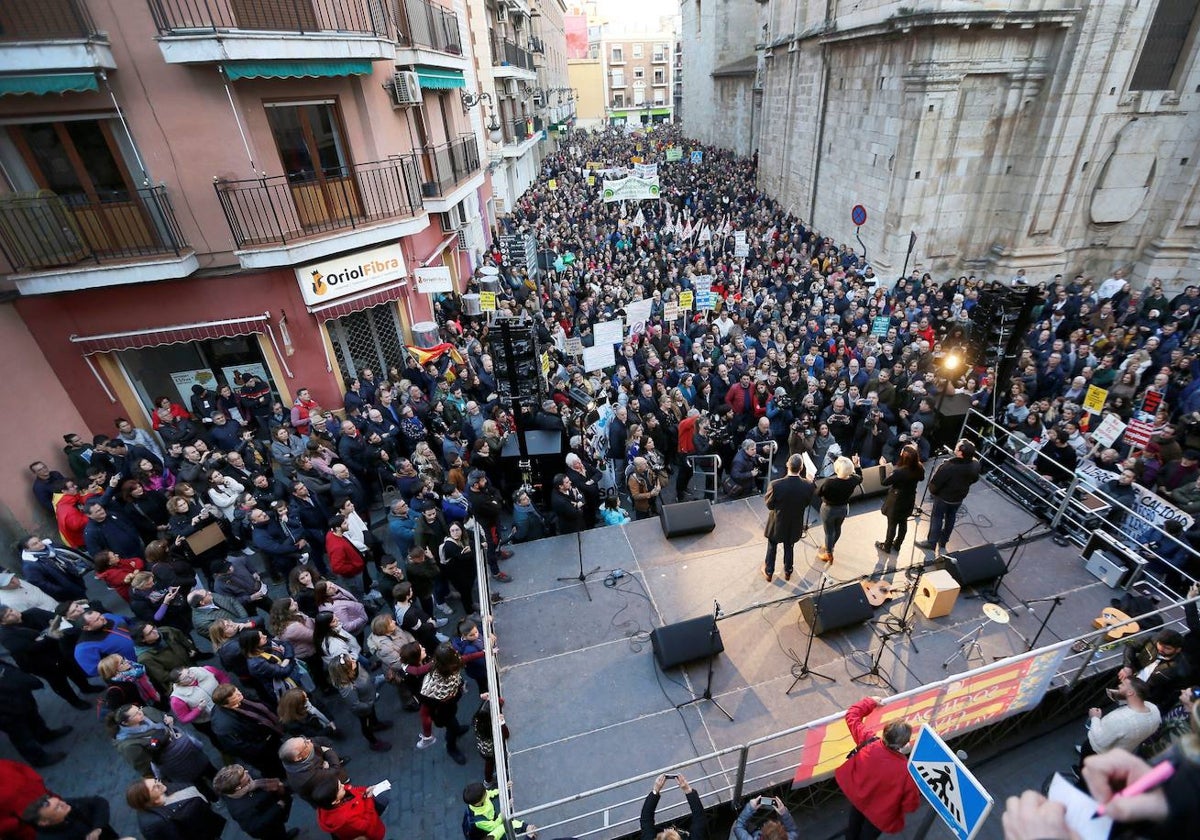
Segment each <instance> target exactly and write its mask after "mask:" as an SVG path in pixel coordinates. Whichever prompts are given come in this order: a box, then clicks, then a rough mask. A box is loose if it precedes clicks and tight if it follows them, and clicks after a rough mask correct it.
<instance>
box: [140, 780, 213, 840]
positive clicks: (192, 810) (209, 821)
mask: <svg viewBox="0 0 1200 840" xmlns="http://www.w3.org/2000/svg"><path fill="white" fill-rule="evenodd" d="M214 795H215V794H214ZM214 801H215V800H214ZM125 804H127V805H128V806H129V807H130V808H132V809H133V810H134V811H136V812H137V821H138V828H139V829H140V830H141V833H142V837H144V838H145V840H212V838H214V837H220V836H221V832H223V831H224V830H225V818H224V817H222V816H221V815H220V814H218V813H217V812H216V811H214V810H213V809H212V805H211V804H210V802H209V801H207V800H206V799H205V798H204V796H203V794H201V793H200V792H199V791H198V790H197V789H196V787H194V786H192V785H181V784H171V785H167V784H164V783H163V782H162V781H160V780H159V779H139V780H138V781H136V782H134V783H133V784H131V785H130V786H129V788H128V789H127V790H126V791H125Z"/></svg>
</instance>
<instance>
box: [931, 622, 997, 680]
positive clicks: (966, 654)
mask: <svg viewBox="0 0 1200 840" xmlns="http://www.w3.org/2000/svg"><path fill="white" fill-rule="evenodd" d="M987 625H988V622H987V621H984V622H983V623H982V624H980V625H979V626H978V627H976V628H975V629H974V630H972V631H971V632H970V633H964V634H963V635H961V636H959V637H958V650H956V651H954V653H952V654H950V656H948V657H947V658H946V661H945V662H943V663H942V669H943V670H945V669H946V668H949V667H950V663H951V662H953V661H954V660H955V659H958V658H959V657H960V656H961V657H962V661H963V662H968V663H969V662H970V661H971V658H972V657H975V658H978V659H982V658H983V647H982V646H981V645H980V644H979V637H980V636H981V635H982V634H983V628H984V627H987Z"/></svg>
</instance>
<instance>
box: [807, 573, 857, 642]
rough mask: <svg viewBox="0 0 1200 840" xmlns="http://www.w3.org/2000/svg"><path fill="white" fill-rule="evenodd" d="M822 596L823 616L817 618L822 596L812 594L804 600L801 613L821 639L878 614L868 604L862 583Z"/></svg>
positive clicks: (825, 593) (821, 610)
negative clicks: (832, 632) (825, 635)
mask: <svg viewBox="0 0 1200 840" xmlns="http://www.w3.org/2000/svg"><path fill="white" fill-rule="evenodd" d="M819 597H820V615H817V599H818V593H816V592H812V593H810V594H808V595H805V596H804V597H803V598H801V599H800V612H801V614H802V615H803V616H804V620H805V622H807V624H808V626H809V627H811V628H812V631H813V634H814V635H817V636H821V635H824V634H825V633H828V632H829V631H831V630H838V629H840V628H842V627H849V626H850V625H852V624H862V623H863V622H864V621H867V620H868V619H870V618H871V617H872V616H874V615H875V609H874V608H873V607H872V606H871V604H870V602H868V601H867V593H866V592H864V591H863V588H862V585H861V584H859V583H852V584H850V585H848V586H839V587H838V588H837V589H826V590H825V591H824V592H822V593H820V596H819Z"/></svg>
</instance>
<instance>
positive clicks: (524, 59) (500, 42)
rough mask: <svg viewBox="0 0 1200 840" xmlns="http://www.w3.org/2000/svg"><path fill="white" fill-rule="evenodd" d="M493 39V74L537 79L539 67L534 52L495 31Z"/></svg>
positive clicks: (512, 77)
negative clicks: (535, 61)
mask: <svg viewBox="0 0 1200 840" xmlns="http://www.w3.org/2000/svg"><path fill="white" fill-rule="evenodd" d="M491 41H492V75H493V76H494V77H495V78H497V79H525V80H527V81H530V82H535V81H537V68H536V67H535V66H534V64H533V53H531V52H529V50H523V49H521V48H520V47H518V46H517V45H516V43H515V42H513V41H510V40H508V39H507V38H500V37H498V36H497V35H496V33H495V32H493V33H492V34H491Z"/></svg>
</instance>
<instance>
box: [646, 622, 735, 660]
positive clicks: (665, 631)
mask: <svg viewBox="0 0 1200 840" xmlns="http://www.w3.org/2000/svg"><path fill="white" fill-rule="evenodd" d="M716 623H717V620H716V619H715V618H713V617H712V616H711V615H702V616H700V617H699V618H689V619H688V620H687V621H680V622H676V623H675V624H667V625H664V626H662V627H655V628H654V629H653V630H651V631H650V646H651V647H652V648H654V658H655V659H656V660H658V667H659V668H662V669H663V670H664V671H665V670H667V669H668V668H674V667H675V666H676V665H682V664H684V663H685V662H691V661H692V660H694V659H702V658H703V657H705V656H709V655H713V656H715V655H716V654H718V653H720V652H721V651H723V650H725V645H724V644H723V643H722V642H721V631H720V630H719V629H717V627H716Z"/></svg>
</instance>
